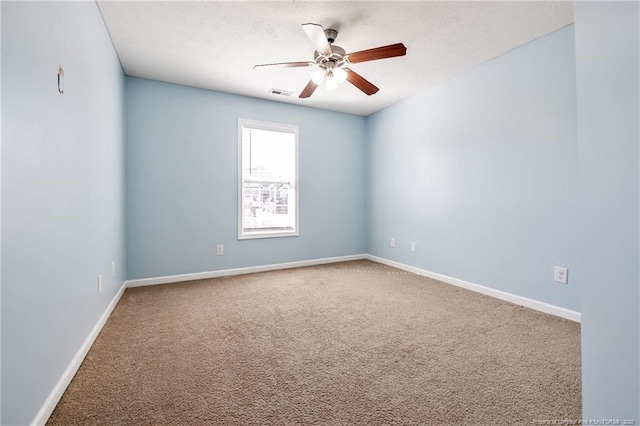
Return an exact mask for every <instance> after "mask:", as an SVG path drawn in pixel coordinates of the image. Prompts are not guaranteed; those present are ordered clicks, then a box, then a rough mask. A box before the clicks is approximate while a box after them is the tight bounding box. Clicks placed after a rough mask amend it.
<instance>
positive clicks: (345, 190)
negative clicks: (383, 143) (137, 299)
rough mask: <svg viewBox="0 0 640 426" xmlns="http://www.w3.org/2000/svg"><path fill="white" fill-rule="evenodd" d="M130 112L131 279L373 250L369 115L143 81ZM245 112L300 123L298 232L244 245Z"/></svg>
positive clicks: (133, 89) (134, 84)
mask: <svg viewBox="0 0 640 426" xmlns="http://www.w3.org/2000/svg"><path fill="white" fill-rule="evenodd" d="M127 117H128V120H127V171H126V173H127V179H126V181H127V265H128V270H127V277H128V278H129V279H136V278H147V277H159V276H167V275H176V274H185V273H194V272H203V271H215V270H221V269H228V268H237V267H244V266H255V265H265V264H273V263H281V262H292V261H298V260H307V259H318V258H325V257H333V256H343V255H352V254H360V253H364V252H365V249H366V247H365V246H366V244H365V226H364V216H365V211H364V205H365V202H364V190H365V181H364V161H365V155H364V149H365V119H364V118H363V117H359V116H353V115H348V114H341V113H336V112H329V111H322V110H316V109H311V108H301V107H299V106H292V105H286V104H281V103H274V102H269V101H264V100H258V99H251V98H245V97H241V96H235V95H229V94H224V93H218V92H212V91H207V90H202V89H195V88H189V87H184V86H178V85H173V84H167V83H161V82H156V81H150V80H144V79H138V78H127ZM238 118H248V119H253V120H260V121H269V122H276V123H286V124H295V125H298V126H299V131H300V134H299V138H300V141H299V144H300V147H299V151H300V153H299V169H300V172H299V173H300V177H299V179H300V182H299V187H300V200H299V201H300V236H299V237H288V238H269V239H258V240H242V241H238V239H237V220H238V219H237V176H238V165H237V161H238V160H237V149H238V147H237V143H238V136H237V121H238ZM217 244H224V246H225V254H224V256H216V245H217Z"/></svg>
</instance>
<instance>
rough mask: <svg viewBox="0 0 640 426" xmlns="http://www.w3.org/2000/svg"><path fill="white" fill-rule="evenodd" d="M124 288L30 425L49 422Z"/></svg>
mask: <svg viewBox="0 0 640 426" xmlns="http://www.w3.org/2000/svg"><path fill="white" fill-rule="evenodd" d="M126 288H127V283H126V281H125V282H124V283H123V284H122V286H121V287H120V290H118V292H117V293H116V295H115V296H114V298H113V300H111V303H109V306H107V309H106V310H105V311H104V313H103V314H102V316H101V317H100V319H99V320H98V323H97V324H96V325H95V327H93V330H91V333H89V336H87V338H86V340H85V341H84V343H82V346H80V349H78V352H76V354H75V356H74V357H73V359H72V360H71V363H69V366H68V367H67V369H66V370H65V371H64V373H63V374H62V377H60V380H58V383H56V385H55V386H54V388H53V390H52V391H51V393H50V394H49V397H48V398H47V400H46V401H45V402H44V405H43V406H42V408H40V411H38V414H36V417H35V418H34V419H33V421H32V422H31V424H32V425H36V426H40V425H44V424H45V423H47V420H49V416H51V413H53V410H54V409H55V408H56V405H58V402H59V401H60V398H62V394H64V391H65V390H67V387H68V386H69V383H71V379H73V376H75V375H76V372H77V371H78V368H80V365H81V364H82V361H83V360H84V357H85V356H87V352H89V349H91V345H93V342H94V341H95V340H96V337H98V334H99V333H100V330H102V327H104V324H105V323H106V322H107V319H108V318H109V316H110V315H111V312H113V309H114V308H115V307H116V305H117V304H118V301H119V300H120V297H122V294H123V293H124V291H125V290H126Z"/></svg>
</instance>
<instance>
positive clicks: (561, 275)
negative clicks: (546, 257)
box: [553, 266, 569, 284]
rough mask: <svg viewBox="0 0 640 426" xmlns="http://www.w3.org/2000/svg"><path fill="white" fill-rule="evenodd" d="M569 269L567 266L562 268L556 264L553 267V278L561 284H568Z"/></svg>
mask: <svg viewBox="0 0 640 426" xmlns="http://www.w3.org/2000/svg"><path fill="white" fill-rule="evenodd" d="M568 273H569V270H568V269H567V268H562V267H560V266H556V267H555V268H554V269H553V280H554V281H555V282H557V283H560V284H566V283H567V279H568V276H567V275H568Z"/></svg>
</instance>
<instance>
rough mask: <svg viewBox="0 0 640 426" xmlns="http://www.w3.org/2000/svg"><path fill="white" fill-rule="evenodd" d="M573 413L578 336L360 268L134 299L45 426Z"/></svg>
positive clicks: (503, 421)
mask: <svg viewBox="0 0 640 426" xmlns="http://www.w3.org/2000/svg"><path fill="white" fill-rule="evenodd" d="M581 414H582V413H581V382H580V326H579V324H577V323H573V322H570V321H567V320H563V319H559V318H556V317H553V316H550V315H546V314H542V313H539V312H536V311H532V310H529V309H526V308H523V307H519V306H516V305H512V304H509V303H506V302H502V301H499V300H496V299H492V298H489V297H485V296H482V295H478V294H475V293H472V292H469V291H466V290H462V289H459V288H456V287H454V286H451V285H448V284H443V283H440V282H437V281H434V280H430V279H427V278H424V277H420V276H417V275H413V274H409V273H405V272H402V271H399V270H397V269H393V268H390V267H387V266H383V265H379V264H376V263H373V262H369V261H356V262H348V263H340V264H332V265H323V266H317V267H308V268H300V269H290V270H283V271H274V272H266V273H260V274H253V275H244V276H236V277H227V278H218V279H211V280H202V281H193V282H188V283H181V284H168V285H159V286H153V287H140V288H132V289H128V290H127V291H126V292H125V294H124V295H123V297H122V299H121V301H120V303H119V304H118V306H117V307H116V309H115V310H114V312H113V314H112V316H111V318H109V320H108V322H107V324H106V325H105V327H104V329H103V330H102V332H101V333H100V335H99V337H98V339H97V340H96V342H95V344H94V345H93V347H92V348H91V351H90V352H89V354H88V355H87V358H86V359H85V361H84V363H83V364H82V366H81V368H80V370H79V371H78V373H77V375H76V377H75V378H74V380H73V382H72V383H71V385H70V386H69V388H68V389H67V391H66V392H65V394H64V396H63V398H62V400H61V401H60V403H59V404H58V407H57V408H56V409H55V411H54V413H53V415H52V416H51V418H50V420H49V424H53V425H59V424H63V425H75V424H118V425H120V424H131V425H133V424H135V425H144V424H148V425H152V424H153V425H160V424H168V425H187V424H213V425H291V424H302V425H307V424H325V425H353V424H422V425H438V424H442V425H454V424H465V425H480V424H483V425H484V424H499V425H507V424H510V425H511V424H534V420H547V419H548V420H552V419H580V418H581Z"/></svg>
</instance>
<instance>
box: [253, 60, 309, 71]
mask: <svg viewBox="0 0 640 426" xmlns="http://www.w3.org/2000/svg"><path fill="white" fill-rule="evenodd" d="M313 64H314V62H309V61H306V62H276V63H274V64H260V65H254V66H253V69H256V68H262V67H280V68H297V67H310V66H311V65H313Z"/></svg>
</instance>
